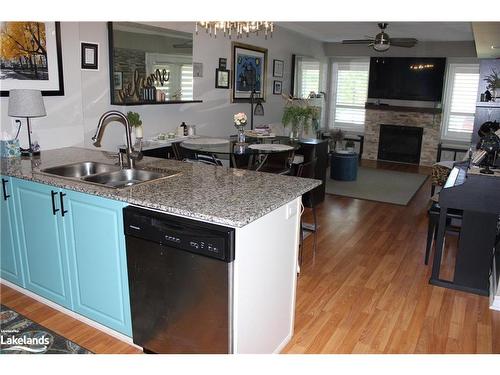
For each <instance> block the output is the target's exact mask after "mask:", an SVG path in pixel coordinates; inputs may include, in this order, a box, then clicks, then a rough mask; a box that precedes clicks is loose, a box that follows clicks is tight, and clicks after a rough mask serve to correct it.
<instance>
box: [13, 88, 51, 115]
mask: <svg viewBox="0 0 500 375" xmlns="http://www.w3.org/2000/svg"><path fill="white" fill-rule="evenodd" d="M46 115H47V113H46V112H45V105H44V104H43V98H42V92H41V91H40V90H28V89H13V90H10V92H9V116H10V117H43V116H46Z"/></svg>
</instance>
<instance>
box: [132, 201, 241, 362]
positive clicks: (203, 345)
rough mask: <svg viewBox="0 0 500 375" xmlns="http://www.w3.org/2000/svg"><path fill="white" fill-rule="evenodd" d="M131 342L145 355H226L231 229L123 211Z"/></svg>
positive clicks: (138, 210)
mask: <svg viewBox="0 0 500 375" xmlns="http://www.w3.org/2000/svg"><path fill="white" fill-rule="evenodd" d="M123 213H124V224H125V225H124V227H125V238H126V245H127V267H128V279H129V290H130V305H131V314H132V335H133V341H134V343H135V344H136V345H139V346H141V347H143V349H144V351H145V352H152V353H176V354H179V353H196V354H202V353H232V345H231V332H232V327H231V320H232V319H231V318H232V317H231V302H232V301H231V299H232V272H233V263H232V262H233V260H234V229H233V228H228V227H223V226H219V225H214V224H208V223H203V222H199V221H195V220H189V219H184V218H180V217H177V216H173V215H168V214H163V213H161V212H157V211H152V210H147V209H142V208H138V207H133V206H128V207H125V208H124V209H123Z"/></svg>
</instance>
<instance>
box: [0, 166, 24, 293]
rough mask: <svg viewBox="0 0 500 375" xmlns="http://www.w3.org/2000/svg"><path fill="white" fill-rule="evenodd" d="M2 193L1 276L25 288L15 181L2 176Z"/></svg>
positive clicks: (0, 207) (0, 208)
mask: <svg viewBox="0 0 500 375" xmlns="http://www.w3.org/2000/svg"><path fill="white" fill-rule="evenodd" d="M0 177H1V179H2V191H1V197H0V200H1V203H0V205H1V206H0V211H1V218H0V220H1V223H0V226H1V227H2V231H1V236H2V237H1V247H0V276H1V277H2V278H3V279H5V280H8V281H10V282H12V283H14V284H17V285H19V286H22V287H24V275H23V271H22V267H21V253H20V251H19V242H18V239H17V224H16V216H15V210H14V197H13V190H14V188H13V183H15V179H13V178H10V177H5V176H0Z"/></svg>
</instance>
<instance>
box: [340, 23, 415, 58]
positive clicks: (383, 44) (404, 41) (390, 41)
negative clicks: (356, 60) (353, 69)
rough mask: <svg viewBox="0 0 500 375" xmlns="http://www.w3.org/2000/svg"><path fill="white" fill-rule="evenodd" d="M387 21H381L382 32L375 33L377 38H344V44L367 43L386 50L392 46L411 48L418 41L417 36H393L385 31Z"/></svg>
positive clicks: (382, 50) (381, 50)
mask: <svg viewBox="0 0 500 375" xmlns="http://www.w3.org/2000/svg"><path fill="white" fill-rule="evenodd" d="M387 25H388V24H387V23H384V22H381V23H379V24H378V27H379V28H380V32H379V33H378V34H377V35H375V38H370V37H368V38H370V39H348V40H343V41H342V44H367V45H368V46H370V47H373V49H374V50H375V51H377V52H385V51H387V50H388V49H389V47H390V46H396V47H406V48H411V47H413V46H415V44H417V43H418V40H417V39H415V38H391V37H389V34H387V33H386V32H385V29H386V28H387Z"/></svg>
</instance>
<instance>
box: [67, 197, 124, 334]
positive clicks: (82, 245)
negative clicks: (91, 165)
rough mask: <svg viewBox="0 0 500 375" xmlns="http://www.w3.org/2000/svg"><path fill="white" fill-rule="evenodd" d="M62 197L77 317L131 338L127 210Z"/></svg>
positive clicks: (97, 200)
mask: <svg viewBox="0 0 500 375" xmlns="http://www.w3.org/2000/svg"><path fill="white" fill-rule="evenodd" d="M61 191H62V192H63V193H64V194H66V195H65V196H63V200H64V209H65V210H67V211H68V212H67V213H66V214H65V216H64V218H63V220H64V226H65V232H66V235H67V249H68V258H69V266H70V275H71V277H70V280H71V286H72V291H73V307H74V311H76V312H77V313H79V314H81V315H84V316H86V317H88V318H90V319H92V320H95V321H97V322H99V323H101V324H103V325H105V326H107V327H110V328H112V329H114V330H116V331H118V332H121V333H123V334H125V335H128V336H132V324H131V318H130V301H129V289H128V277H127V259H126V252H125V237H124V232H123V213H122V209H123V207H124V206H126V204H125V203H123V202H119V201H115V200H111V199H106V198H101V197H97V196H93V195H89V194H84V193H78V192H75V191H69V190H61Z"/></svg>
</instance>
